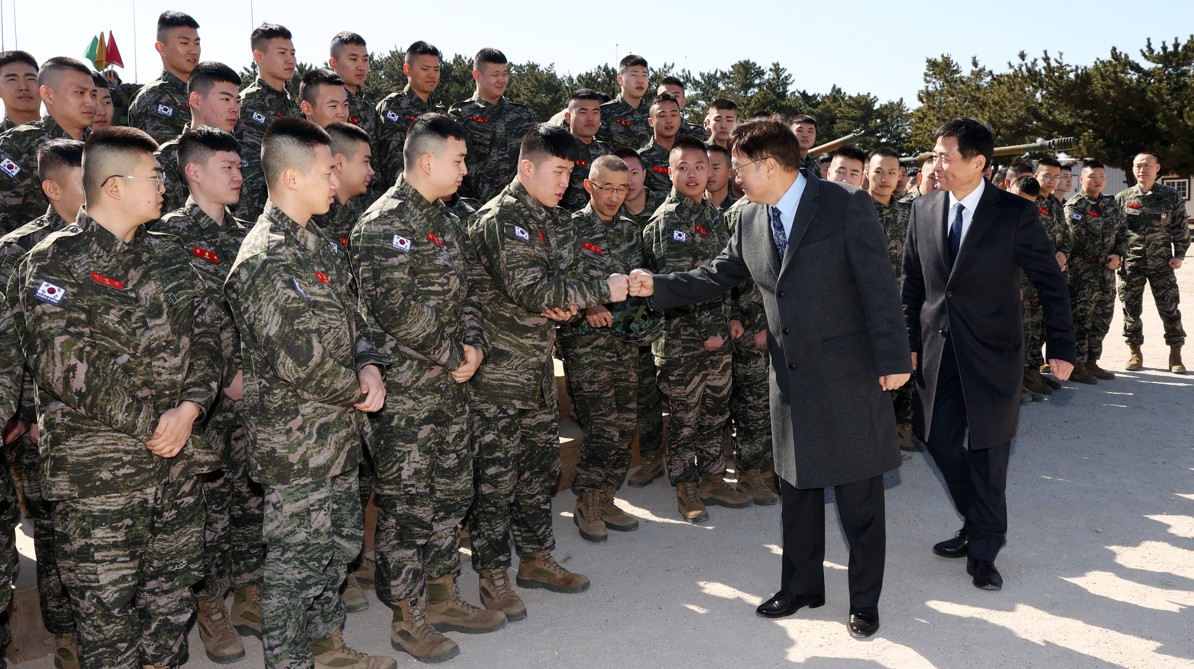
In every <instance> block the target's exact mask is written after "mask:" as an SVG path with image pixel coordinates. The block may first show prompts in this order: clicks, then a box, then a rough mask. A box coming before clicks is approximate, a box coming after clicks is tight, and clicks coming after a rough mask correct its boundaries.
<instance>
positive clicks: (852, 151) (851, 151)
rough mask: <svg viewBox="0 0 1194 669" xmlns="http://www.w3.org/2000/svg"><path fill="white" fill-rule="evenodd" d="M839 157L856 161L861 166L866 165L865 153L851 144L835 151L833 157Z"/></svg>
mask: <svg viewBox="0 0 1194 669" xmlns="http://www.w3.org/2000/svg"><path fill="white" fill-rule="evenodd" d="M839 156H840V157H842V158H847V159H849V160H857V161H858V162H860V163H862V164H863V165H865V164H866V151H863V150H862V149H860V148H858V147H857V146H854V145H853V144H847V145H846V146H843V147H841V148H839V149H838V150H837V151H834V152H833V157H835V158H837V157H839Z"/></svg>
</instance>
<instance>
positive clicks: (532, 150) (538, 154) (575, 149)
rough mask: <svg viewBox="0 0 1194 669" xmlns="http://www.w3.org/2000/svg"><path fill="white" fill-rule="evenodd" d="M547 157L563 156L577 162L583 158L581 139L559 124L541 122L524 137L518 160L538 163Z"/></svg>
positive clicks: (562, 157)
mask: <svg viewBox="0 0 1194 669" xmlns="http://www.w3.org/2000/svg"><path fill="white" fill-rule="evenodd" d="M547 158H561V159H563V160H569V161H572V162H574V163H575V162H576V161H578V160H580V159H581V153H580V141H579V140H577V139H576V138H575V137H573V136H572V133H571V132H568V129H567V128H563V127H561V126H558V125H547V124H546V123H540V124H538V125H536V126H535V127H534V128H531V129H530V131H528V132H527V134H526V135H525V136H524V137H523V138H522V145H521V146H519V147H518V161H519V162H522V161H524V160H529V161H531V162H532V163H535V164H536V165H537V164H539V163H540V162H542V161H543V160H545V159H547Z"/></svg>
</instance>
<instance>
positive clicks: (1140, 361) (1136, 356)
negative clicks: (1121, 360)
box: [1124, 344, 1144, 372]
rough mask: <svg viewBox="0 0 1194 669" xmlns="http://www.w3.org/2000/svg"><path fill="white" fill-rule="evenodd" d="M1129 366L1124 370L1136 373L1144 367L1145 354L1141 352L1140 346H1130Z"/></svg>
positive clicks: (1125, 366)
mask: <svg viewBox="0 0 1194 669" xmlns="http://www.w3.org/2000/svg"><path fill="white" fill-rule="evenodd" d="M1128 353H1130V355H1129V356H1128V364H1126V365H1124V369H1126V370H1128V371H1129V372H1135V371H1137V370H1139V369H1141V368H1143V367H1144V353H1143V352H1141V351H1140V344H1128Z"/></svg>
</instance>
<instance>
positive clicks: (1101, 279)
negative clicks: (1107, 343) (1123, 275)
mask: <svg viewBox="0 0 1194 669" xmlns="http://www.w3.org/2000/svg"><path fill="white" fill-rule="evenodd" d="M1070 309H1071V310H1072V311H1073V314H1074V334H1075V335H1076V336H1077V357H1078V362H1087V361H1091V360H1098V359H1099V358H1101V357H1102V356H1103V339H1104V338H1105V337H1106V336H1107V331H1108V330H1110V329H1111V317H1112V316H1113V315H1114V310H1115V273H1114V272H1113V271H1111V270H1109V269H1106V268H1105V267H1103V266H1102V265H1096V264H1095V263H1082V264H1078V263H1075V262H1074V261H1072V260H1071V261H1070Z"/></svg>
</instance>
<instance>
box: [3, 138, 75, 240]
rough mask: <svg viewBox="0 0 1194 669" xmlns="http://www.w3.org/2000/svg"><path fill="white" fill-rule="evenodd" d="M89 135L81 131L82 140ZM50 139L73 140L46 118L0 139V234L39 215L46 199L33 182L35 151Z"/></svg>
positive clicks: (35, 178) (37, 182)
mask: <svg viewBox="0 0 1194 669" xmlns="http://www.w3.org/2000/svg"><path fill="white" fill-rule="evenodd" d="M90 134H91V131H90V130H84V131H83V139H87V136H88V135H90ZM51 139H74V138H73V137H71V136H70V135H68V134H67V133H66V131H65V130H63V129H62V126H60V125H58V123H57V122H55V121H54V119H52V118H50V117H49V116H43V117H42V119H41V120H40V121H33V122H32V123H26V124H24V125H19V126H17V127H16V128H14V129H12V130H9V131H8V132H6V133H4V134H3V135H0V234H8V233H10V232H12V231H13V230H16V229H17V228H19V227H21V226H22V225H25V224H26V223H28V222H29V221H32V220H33V219H35V218H37V217H38V216H41V215H42V212H44V211H45V210H46V204H47V202H46V197H45V195H44V194H42V192H41V179H38V178H37V150H38V149H39V148H41V145H42V144H45V143H46V142H48V141H50V140H51Z"/></svg>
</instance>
